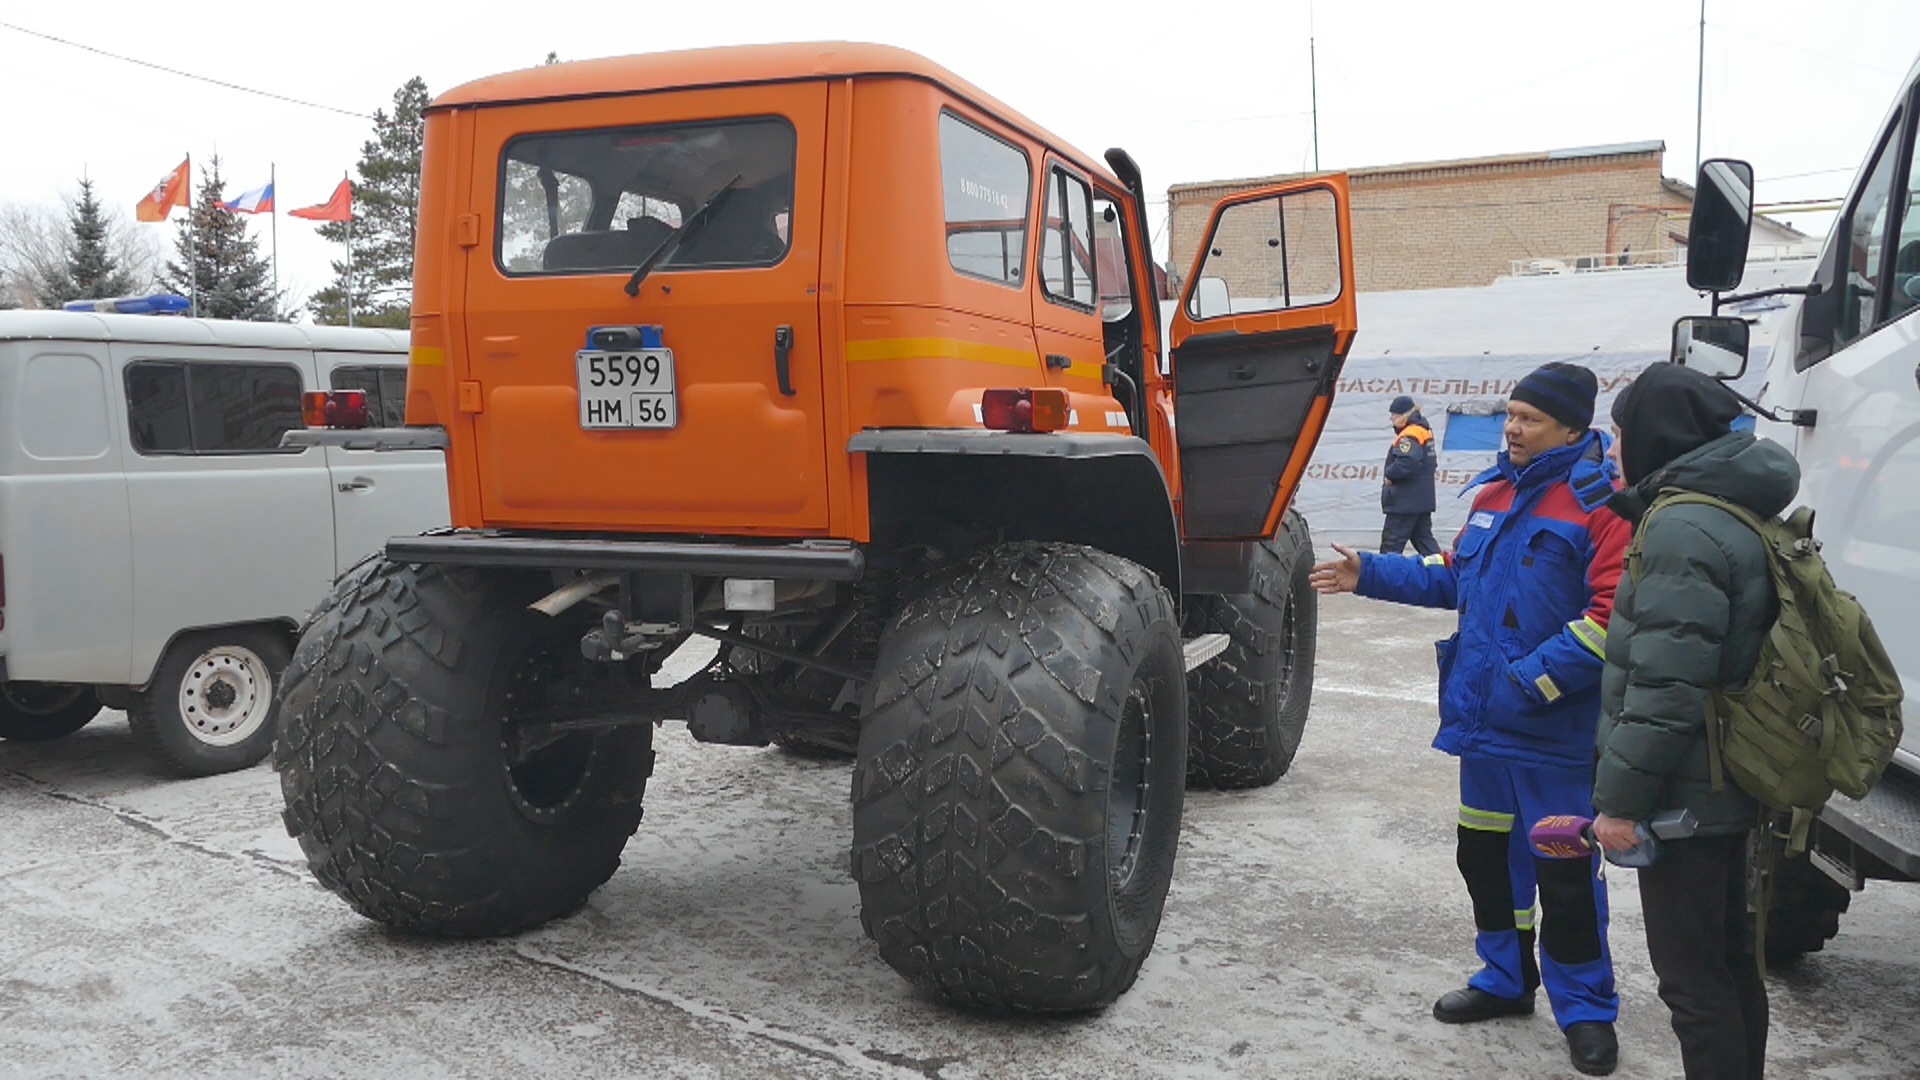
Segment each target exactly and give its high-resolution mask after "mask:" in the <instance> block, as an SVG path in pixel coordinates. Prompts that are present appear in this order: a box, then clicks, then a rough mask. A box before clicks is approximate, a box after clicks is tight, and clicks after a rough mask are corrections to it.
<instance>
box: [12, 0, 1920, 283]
mask: <svg viewBox="0 0 1920 1080" xmlns="http://www.w3.org/2000/svg"><path fill="white" fill-rule="evenodd" d="M347 10H349V9H348V8H347V7H346V6H344V5H335V6H327V5H319V4H312V3H308V4H300V5H244V6H242V7H237V8H236V7H232V6H229V7H227V8H224V9H223V8H219V7H214V8H204V7H202V8H194V9H189V8H183V7H179V6H172V7H169V6H167V5H155V4H152V3H151V2H143V3H128V2H124V0H93V2H89V3H86V4H84V5H83V6H81V7H78V8H63V7H60V6H56V5H47V6H45V7H41V6H39V5H34V6H32V7H28V6H27V5H25V4H20V3H10V4H6V5H0V24H6V25H0V102H5V103H6V105H5V106H4V107H3V108H4V115H5V117H6V121H5V131H6V134H7V138H8V143H9V151H10V152H9V153H8V155H7V157H8V161H7V164H6V167H5V168H4V169H0V203H15V204H42V203H44V204H48V205H55V204H57V203H58V202H59V200H60V199H61V198H62V196H71V195H72V194H73V193H74V191H75V189H76V182H77V181H78V179H79V177H80V176H82V175H83V174H84V175H86V176H88V177H90V178H91V179H92V180H93V181H94V182H95V185H96V192H97V193H98V195H99V197H100V198H101V199H102V200H103V201H105V202H108V203H111V204H113V205H114V206H116V207H118V208H120V209H121V210H122V211H123V212H124V213H125V214H126V216H127V217H128V218H129V219H131V217H132V211H133V204H134V203H135V202H136V201H137V200H138V199H139V198H140V196H141V195H143V194H144V193H145V192H146V191H148V190H149V189H150V188H151V187H152V186H153V184H154V183H155V182H156V181H158V180H159V179H160V178H161V176H162V175H163V174H164V173H166V172H167V171H168V170H169V169H171V168H173V167H174V166H175V165H177V164H179V162H180V159H181V158H182V157H183V156H184V155H186V154H188V153H191V154H192V155H193V156H194V159H195V161H196V163H199V162H202V161H204V160H205V159H206V158H207V157H208V156H210V155H212V154H214V153H216V152H217V153H218V154H219V155H220V157H221V159H222V163H223V171H224V172H225V174H226V179H227V181H228V191H229V193H230V194H233V195H237V194H238V193H239V192H241V191H243V190H245V189H248V188H252V187H256V186H258V185H260V184H264V183H265V182H266V181H267V177H268V172H269V169H270V168H271V169H273V170H274V171H275V172H276V174H277V181H278V187H277V199H278V204H279V207H280V209H281V211H282V214H281V216H280V218H279V220H278V222H277V225H275V226H274V227H273V230H272V239H275V240H277V243H278V248H279V258H278V275H279V281H280V284H281V287H282V288H283V289H284V290H286V291H287V292H288V293H289V294H290V298H291V299H293V300H299V299H301V298H303V297H304V296H306V295H307V294H310V293H311V292H313V291H314V290H316V289H318V288H321V287H323V286H325V285H326V284H327V283H328V282H329V281H330V280H331V271H330V270H329V268H328V262H329V260H330V259H333V258H338V257H339V256H340V251H339V248H338V246H337V245H332V244H329V243H327V242H325V241H323V240H321V239H319V238H318V236H316V235H315V233H314V225H312V224H310V223H308V222H303V221H299V220H295V219H289V218H287V217H286V216H285V213H284V212H285V211H286V210H289V209H293V208H295V207H299V206H305V205H310V204H313V203H319V202H324V201H325V200H326V198H327V196H328V194H329V193H330V192H331V191H332V189H333V186H334V185H335V184H336V183H337V182H338V181H339V179H340V177H341V176H342V175H343V174H344V173H345V172H346V171H347V170H349V169H351V168H352V167H353V166H354V165H355V163H356V162H357V161H358V160H359V157H360V149H361V144H362V143H363V142H364V141H365V140H366V139H367V138H368V137H369V135H370V134H371V130H372V121H371V119H370V116H371V114H372V113H373V111H374V110H375V109H382V108H390V106H391V102H392V98H393V92H394V91H395V90H396V89H397V88H398V87H399V86H400V84H401V83H403V82H405V81H406V80H407V79H408V78H410V77H412V76H415V75H419V76H421V77H422V78H424V79H425V80H426V82H427V86H428V89H429V91H430V92H431V93H434V94H436V95H437V94H439V93H440V92H442V91H445V90H448V89H451V88H452V87H454V86H457V85H459V84H461V83H463V82H466V81H468V80H471V79H476V78H480V77H483V76H486V75H491V74H496V73H498V72H502V71H508V70H512V69H515V68H521V67H528V66H532V65H535V64H538V63H540V62H541V61H542V60H543V59H544V58H545V57H546V55H547V53H548V52H550V51H551V52H555V53H558V54H559V56H560V58H561V59H562V60H582V59H589V58H594V57H601V56H617V55H623V54H630V53H643V52H656V51H663V50H672V49H682V48H696V47H703V46H711V45H732V44H749V43H756V42H779V41H814V40H854V41H873V42H879V43H883V44H888V45H895V46H900V47H903V48H907V49H912V50H914V51H916V52H919V53H921V54H923V55H925V56H927V57H929V58H930V59H932V60H934V61H936V62H938V63H940V64H943V65H945V66H946V67H948V68H950V69H952V70H953V71H955V72H957V73H958V74H960V75H961V76H963V77H965V78H966V79H968V80H970V81H972V82H973V83H975V84H977V85H979V86H980V87H982V88H983V89H985V90H987V91H988V92H989V93H992V94H994V95H995V96H996V97H998V98H1000V99H1001V100H1003V101H1005V102H1007V103H1008V104H1010V105H1012V106H1013V107H1014V108H1017V109H1019V110H1021V111H1022V112H1024V113H1026V114H1027V115H1028V116H1030V117H1032V118H1033V119H1034V120H1035V121H1037V122H1039V123H1040V124H1042V125H1044V126H1046V127H1047V128H1049V129H1050V130H1052V131H1054V132H1055V133H1056V134H1058V135H1060V136H1061V137H1063V138H1065V139H1067V140H1068V141H1070V142H1071V143H1073V144H1074V145H1075V146H1077V147H1078V148H1080V149H1082V150H1084V151H1087V152H1089V153H1091V154H1095V155H1097V154H1098V153H1100V152H1101V151H1103V150H1105V149H1106V148H1107V147H1109V146H1123V147H1125V148H1126V149H1127V150H1129V151H1130V152H1131V153H1132V154H1133V156H1134V158H1135V159H1136V160H1138V161H1139V162H1140V164H1141V166H1142V168H1143V169H1144V171H1145V174H1146V181H1147V186H1148V188H1149V190H1150V192H1152V193H1153V195H1154V199H1155V204H1154V205H1153V206H1152V207H1151V208H1150V215H1151V217H1152V218H1153V220H1155V221H1156V222H1163V221H1164V218H1165V209H1166V208H1165V204H1164V198H1165V192H1166V188H1167V187H1168V185H1170V184H1175V183H1183V182H1192V181H1200V180H1211V179H1222V178H1229V177H1246V176H1266V175H1272V174H1275V173H1287V172H1297V171H1301V170H1303V169H1311V168H1313V167H1314V164H1315V146H1314V122H1313V117H1312V108H1311V107H1312V102H1313V93H1314V90H1315V87H1316V85H1317V91H1318V105H1319V139H1318V160H1319V165H1320V167H1321V168H1325V169H1341V168H1358V167H1364V166H1370V165H1386V164H1394V163H1399V162H1408V161H1429V160H1437V159H1445V158H1459V157H1474V156H1479V155H1485V154H1504V153H1521V152H1527V151H1540V150H1551V149H1559V148H1568V147H1577V146H1592V145H1600V144H1610V143H1622V142H1639V141H1644V140H1661V141H1664V142H1665V144H1666V148H1667V151H1666V165H1665V170H1666V173H1667V175H1669V176H1672V177H1675V178H1678V179H1683V180H1688V181H1689V182H1690V181H1691V179H1692V176H1693V172H1694V157H1695V146H1696V140H1695V137H1694V129H1695V99H1696V95H1695V90H1696V80H1697V79H1698V78H1699V66H1698V65H1699V58H1700V52H1699V50H1700V15H1701V7H1700V4H1699V3H1698V2H1697V0H1607V2H1605V3H1544V2H1541V0H1523V2H1508V0H1452V2H1446V3H1434V2H1432V0H1424V2H1418V3H1408V2H1402V0H1346V2H1344V3H1338V2H1329V0H1321V2H1319V3H1317V4H1315V3H1310V2H1309V0H1268V2H1265V3H1249V2H1244V0H1234V2H1227V0H1179V2H1176V3H1165V4H1141V3H1131V2H1117V3H1107V4H1100V5H1087V6H1085V7H1084V8H1083V9H1081V10H1082V11H1083V12H1084V13H1083V14H1079V15H1076V16H1073V17H1068V16H1067V15H1066V14H1065V13H1064V12H1054V13H1050V14H1047V15H1046V16H1045V17H1044V18H1035V19H1032V20H1031V21H1028V20H1022V19H1020V18H1019V17H1018V13H1019V9H1018V8H1016V7H1015V6H1014V5H1012V4H1005V5H1002V4H997V3H979V2H973V3H958V4H948V3H940V4H936V3H915V2H911V0H878V2H870V0H816V2H814V3H810V4H793V3H790V2H780V3H767V2H762V0H732V2H730V3H728V4H726V6H725V7H724V9H722V8H721V7H720V6H719V5H705V6H695V7H692V8H687V7H678V8H667V7H662V6H659V5H648V4H643V5H618V4H586V5H573V6H571V7H565V8H546V7H545V6H544V5H537V4H535V5H530V4H526V3H524V2H522V3H514V4H502V3H493V2H488V0H470V2H468V3H464V4H461V5H459V6H458V7H457V9H456V8H454V6H453V5H447V4H444V3H441V4H435V3H423V2H414V0H386V2H385V3H382V4H379V5H377V6H375V5H368V6H366V7H364V8H362V7H359V6H358V5H355V6H353V8H352V9H351V10H353V11H354V13H353V14H337V13H338V12H343V11H347ZM452 10H457V11H458V15H457V16H450V15H448V14H447V12H449V11H452ZM667 10H672V11H675V12H686V13H690V14H689V15H688V16H687V17H680V18H675V19H672V20H668V19H665V18H661V17H658V16H651V15H650V14H649V13H650V12H661V11H667ZM1037 14H1039V13H1036V15H1037ZM1706 23H1707V28H1706V62H1705V92H1704V95H1703V98H1702V100H1703V102H1704V107H1703V135H1702V137H1701V138H1700V139H1699V140H1698V144H1699V147H1700V149H1701V150H1703V151H1704V152H1705V154H1706V156H1709V157H1711V156H1716V155H1721V156H1734V157H1742V158H1746V159H1747V160H1749V161H1751V162H1752V163H1753V165H1754V170H1755V174H1756V176H1757V177H1758V178H1759V181H1760V183H1759V192H1758V200H1759V202H1760V203H1761V204H1763V205H1764V204H1767V203H1779V202H1788V201H1797V200H1809V199H1821V198H1837V197H1838V196H1840V195H1842V194H1844V192H1845V190H1846V188H1847V185H1848V183H1849V181H1850V180H1851V178H1852V174H1853V172H1854V170H1855V169H1856V168H1857V166H1858V165H1859V163H1860V161H1861V159H1862V158H1863V157H1864V156H1865V153H1866V149H1867V143H1868V141H1869V139H1870V138H1872V136H1873V135H1874V134H1875V133H1876V132H1877V130H1878V129H1879V126H1880V124H1881V121H1882V120H1883V118H1884V117H1885V115H1886V112H1887V107H1888V105H1889V103H1890V100H1891V98H1892V95H1893V93H1894V91H1895V90H1896V89H1898V87H1899V84H1900V81H1901V79H1902V78H1903V77H1904V75H1905V74H1906V73H1907V71H1908V70H1909V69H1910V68H1911V67H1912V66H1913V63H1914V61H1915V58H1916V54H1920V3H1916V2H1915V0H1828V2H1826V3H1823V4H1819V5H1814V4H1807V3H1804V2H1801V3H1788V2H1785V0H1738V3H1735V2H1734V0H1707V4H1706ZM1014 24H1022V25H1024V27H1025V28H1024V29H1011V28H1010V26H1011V25H1014ZM23 30H24V31H32V32H33V33H31V34H30V33H25V32H22V31H23ZM36 34H38V35H51V36H53V37H58V38H62V39H65V41H67V42H71V43H74V44H75V45H82V46H86V47H88V48H90V49H94V50H102V51H105V52H110V53H117V54H119V55H120V56H122V57H129V58H132V59H134V60H139V61H145V62H147V63H150V64H157V65H161V66H164V67H168V68H173V69H177V70H178V71H182V72H189V73H192V74H194V75H197V76H202V77H204V78H206V79H214V80H219V81H221V82H224V83H230V84H235V85H237V86H241V87H246V88H249V89H251V90H257V91H264V92H267V93H270V94H275V95H280V96H281V97H283V98H296V99H299V100H300V101H303V102H308V103H311V104H309V105H302V104H296V103H294V102H291V101H286V100H279V99H276V98H271V97H266V96H262V95H260V94H256V93H248V92H244V91H241V90H235V89H230V88H226V87H221V86H216V85H212V84H210V83H208V82H204V81H197V80H194V79H188V78H184V77H181V76H180V75H176V74H169V73H166V72H162V71H158V70H154V69H153V68H150V67H144V66H141V65H139V64H135V63H130V62H128V61H126V60H122V59H114V58H111V57H108V56H104V55H100V53H98V52H89V51H85V50H83V49H81V48H76V47H74V45H70V44H59V43H56V42H53V41H49V40H47V39H46V38H45V37H43V36H34V35H36ZM1310 40H1311V54H1312V57H1313V58H1314V65H1313V66H1314V69H1315V70H1316V71H1317V79H1316V78H1314V77H1311V76H1310V69H1309V52H1310V48H1309V42H1310ZM314 105H318V106H325V108H316V107H312V106H314ZM355 113H358V114H365V115H350V114H355ZM196 168H197V165H196ZM196 182H197V177H196ZM1788 220H1789V221H1791V222H1792V223H1793V224H1795V225H1796V226H1798V227H1801V228H1803V229H1807V230H1809V231H1813V232H1815V233H1816V234H1823V233H1824V232H1825V229H1826V225H1827V218H1826V216H1822V215H1806V214H1801V215H1795V216H1791V217H1789V218H1788ZM253 224H254V227H255V228H256V230H257V232H258V234H259V235H260V236H261V238H262V239H261V250H262V252H263V253H265V252H267V251H269V250H271V244H270V242H269V225H270V223H269V220H268V219H267V218H266V217H265V216H262V217H260V218H258V219H256V220H255V221H254V222H253ZM1163 227H1164V226H1163ZM141 228H144V229H151V230H156V231H157V232H158V233H159V234H160V235H162V236H164V237H165V238H166V241H167V242H168V243H169V244H171V241H172V233H173V226H172V225H171V224H166V225H144V226H141ZM1160 246H1161V250H1162V251H1163V252H1164V235H1163V236H1162V237H1160Z"/></svg>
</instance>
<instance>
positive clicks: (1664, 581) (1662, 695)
mask: <svg viewBox="0 0 1920 1080" xmlns="http://www.w3.org/2000/svg"><path fill="white" fill-rule="evenodd" d="M1740 412H1741V409H1740V402H1739V400H1738V399H1737V398H1735V397H1734V395H1733V393H1732V392H1731V391H1729V390H1728V389H1727V388H1726V387H1725V386H1723V385H1721V384H1720V383H1719V382H1718V381H1716V380H1714V379H1712V378H1709V377H1708V376H1706V375H1702V374H1701V373H1699V372H1697V371H1692V370H1689V369H1687V368H1684V367H1681V366H1680V365H1678V364H1656V365H1654V366H1653V367H1652V368H1649V369H1648V370H1647V372H1646V373H1645V374H1643V375H1641V376H1640V377H1639V378H1638V379H1636V380H1634V382H1633V384H1632V385H1631V386H1629V387H1628V388H1627V389H1626V390H1625V391H1623V392H1622V393H1621V394H1620V396H1619V398H1618V399H1617V400H1616V401H1615V402H1614V406H1613V422H1614V447H1615V450H1616V452H1617V453H1618V454H1619V460H1620V464H1621V471H1622V473H1623V474H1624V476H1625V479H1626V482H1627V487H1626V488H1625V489H1624V490H1622V491H1620V492H1618V493H1616V494H1615V495H1614V496H1613V499H1612V500H1611V501H1610V502H1609V504H1608V505H1609V506H1610V507H1611V508H1612V509H1613V510H1614V512H1615V513H1617V514H1619V515H1620V516H1621V517H1623V518H1626V519H1627V520H1628V521H1629V522H1631V523H1633V525H1634V528H1635V529H1636V530H1639V529H1640V528H1641V519H1642V517H1644V516H1645V515H1646V512H1647V508H1648V507H1649V506H1650V505H1651V504H1652V502H1653V500H1654V498H1655V497H1656V496H1657V495H1659V493H1660V492H1661V491H1663V490H1670V489H1680V490H1685V491H1695V492H1700V493H1703V494H1707V495H1714V496H1718V497H1720V498H1723V499H1726V500H1728V501H1730V502H1734V503H1738V504H1739V505H1741V506H1744V507H1746V508H1747V509H1748V510H1751V511H1752V512H1753V513H1755V514H1756V515H1758V516H1760V517H1761V518H1771V517H1773V516H1774V515H1776V514H1778V513H1779V512H1780V511H1781V510H1783V509H1785V508H1786V507H1787V506H1788V504H1790V503H1791V502H1792V501H1793V497H1794V493H1795V492H1796V491H1798V490H1799V486H1800V468H1799V466H1798V465H1797V464H1795V463H1794V460H1793V455H1792V454H1790V453H1788V452H1787V450H1786V449H1785V448H1784V447H1782V446H1780V445H1779V444H1777V443H1773V442H1769V441H1768V440H1766V439H1758V438H1755V437H1754V436H1753V435H1751V434H1748V433H1746V432H1735V431H1732V430H1731V425H1732V423H1733V421H1734V420H1735V419H1736V418H1737V417H1738V416H1739V415H1740ZM1638 541H1639V545H1640V556H1639V565H1638V566H1637V567H1633V566H1630V567H1629V568H1628V572H1627V573H1625V574H1622V575H1621V577H1620V586H1619V590H1618V591H1617V592H1616V594H1615V599H1614V609H1613V621H1612V624H1611V625H1610V627H1609V629H1608V635H1607V661H1606V669H1605V671H1604V672H1603V673H1602V675H1601V678H1600V725H1599V728H1598V730H1597V732H1596V743H1597V748H1598V752H1599V758H1598V763H1597V764H1596V766H1595V771H1594V782H1593V805H1594V808H1595V810H1596V811H1598V813H1599V815H1600V816H1599V817H1597V818H1596V819H1595V822H1594V835H1595V837H1596V839H1598V840H1599V842H1600V844H1601V846H1602V847H1604V848H1606V849H1608V850H1610V851H1623V850H1626V849H1627V848H1631V847H1633V846H1635V844H1636V843H1637V838H1636V837H1635V835H1634V823H1635V822H1643V821H1647V820H1649V819H1651V818H1652V817H1654V815H1655V814H1657V813H1659V812H1660V811H1663V810H1679V809H1683V808H1684V809H1686V810H1690V811H1692V812H1693V815H1694V817H1696V818H1697V819H1698V820H1699V827H1698V831H1697V832H1696V833H1695V835H1694V836H1693V837H1692V838H1690V839H1685V840H1674V841H1668V842H1665V843H1664V844H1663V845H1662V848H1661V852H1660V856H1659V858H1658V859H1657V860H1656V861H1655V862H1654V863H1653V865H1651V866H1648V867H1645V868H1644V869H1642V870H1641V871H1640V898H1641V904H1642V907H1643V909H1644V915H1645V920H1646V928H1647V952H1648V954H1649V957H1650V958H1651V960H1652V961H1653V970H1654V973H1655V974H1656V975H1657V976H1658V977H1659V983H1660V999H1661V1000H1662V1001H1664V1002H1666V1004H1667V1007H1668V1008H1669V1009H1670V1010H1671V1011H1672V1013H1673V1030H1674V1034H1676V1035H1678V1036H1679V1038H1680V1055H1681V1060H1682V1062H1683V1063H1684V1065H1685V1067H1686V1074H1687V1078H1688V1080H1702V1078H1708V1077H1713V1078H1718V1077H1728V1078H1740V1080H1746V1078H1754V1077H1759V1076H1760V1075H1761V1074H1762V1071H1763V1068H1764V1065H1765V1060H1766V1047H1767V995H1766V989H1765V987H1764V986H1763V985H1762V984H1761V981H1760V975H1759V972H1758V969H1757V967H1756V964H1755V961H1754V957H1753V949H1754V941H1753V932H1752V928H1751V925H1750V920H1749V918H1748V915H1747V908H1746V882H1747V877H1746V854H1747V843H1748V834H1749V832H1750V831H1751V830H1752V829H1753V827H1754V824H1755V822H1756V821H1757V820H1758V816H1759V807H1758V806H1757V804H1756V803H1755V802H1754V800H1753V799H1752V798H1751V797H1750V796H1748V795H1747V794H1746V793H1745V792H1743V791H1741V790H1740V789H1739V787H1737V786H1736V785H1734V784H1733V783H1731V782H1726V783H1723V784H1722V785H1721V788H1720V790H1719V791H1715V790H1713V784H1712V781H1711V778H1710V771H1709V758H1708V753H1709V751H1708V744H1707V728H1706V724H1707V702H1708V697H1709V695H1710V694H1711V693H1712V692H1713V691H1715V690H1718V689H1724V688H1729V687H1737V686H1740V685H1742V684H1743V683H1745V682H1746V681H1747V680H1748V679H1749V678H1750V677H1751V676H1752V674H1753V667H1754V663H1755V661H1756V660H1757V659H1758V658H1759V655H1760V646H1761V642H1762V639H1763V638H1764V637H1765V636H1766V634H1767V631H1768V629H1769V628H1770V627H1771V626H1772V625H1773V621H1774V618H1775V616H1776V615H1777V614H1778V604H1779V602H1778V599H1777V598H1776V597H1775V594H1774V586H1773V575H1772V573H1771V571H1770V570H1769V566H1768V562H1767V552H1766V549H1765V547H1764V546H1763V545H1762V542H1761V540H1760V537H1759V536H1758V535H1757V534H1755V533H1754V532H1753V531H1752V530H1751V529H1749V528H1747V526H1745V525H1743V524H1741V522H1740V521H1739V520H1737V519H1736V518H1734V517H1733V515H1731V514H1729V513H1727V512H1726V511H1724V510H1721V509H1719V508H1717V507H1713V506H1703V505H1699V504H1684V505H1677V506H1671V507H1665V508H1662V509H1661V511H1660V512H1659V513H1658V514H1657V515H1655V516H1654V517H1653V518H1652V519H1651V520H1650V521H1648V522H1647V524H1646V526H1645V532H1644V535H1641V536H1639V537H1638Z"/></svg>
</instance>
